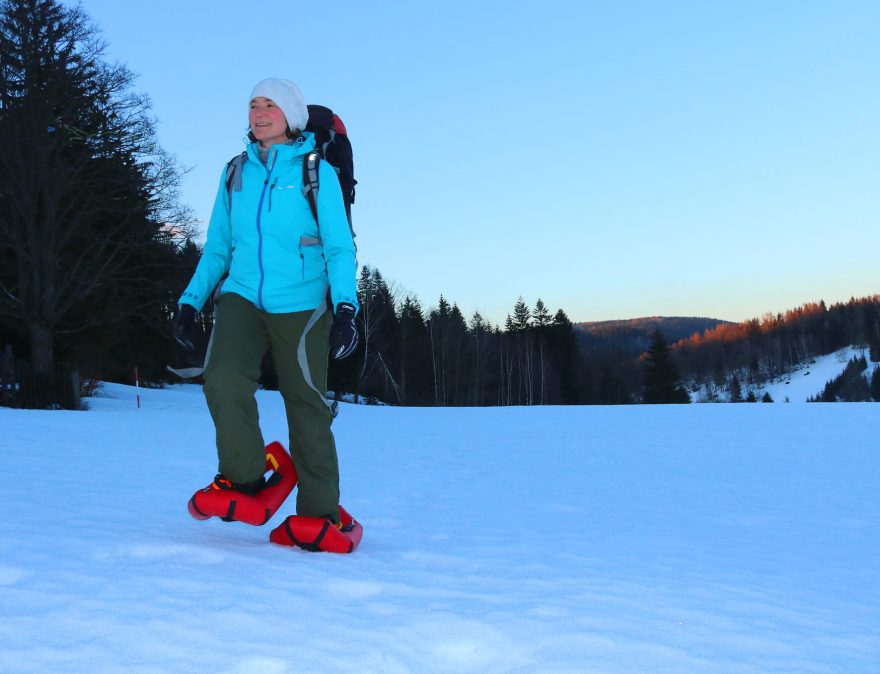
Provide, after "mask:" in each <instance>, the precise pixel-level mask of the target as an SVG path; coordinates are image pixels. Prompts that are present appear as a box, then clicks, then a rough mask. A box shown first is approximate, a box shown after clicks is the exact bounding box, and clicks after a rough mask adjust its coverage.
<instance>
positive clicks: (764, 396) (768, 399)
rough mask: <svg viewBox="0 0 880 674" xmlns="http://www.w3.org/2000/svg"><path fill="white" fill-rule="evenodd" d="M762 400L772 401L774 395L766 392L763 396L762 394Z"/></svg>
mask: <svg viewBox="0 0 880 674" xmlns="http://www.w3.org/2000/svg"><path fill="white" fill-rule="evenodd" d="M761 402H762V403H772V402H773V397H772V396H771V395H770V394H769V393H765V394H764V395H763V396H761Z"/></svg>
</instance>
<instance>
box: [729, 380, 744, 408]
mask: <svg viewBox="0 0 880 674" xmlns="http://www.w3.org/2000/svg"><path fill="white" fill-rule="evenodd" d="M728 392H729V393H730V402H732V403H741V402H742V401H743V397H742V386H741V385H740V383H739V377H737V376H736V375H734V376H733V379H731V380H730V387H729V388H728Z"/></svg>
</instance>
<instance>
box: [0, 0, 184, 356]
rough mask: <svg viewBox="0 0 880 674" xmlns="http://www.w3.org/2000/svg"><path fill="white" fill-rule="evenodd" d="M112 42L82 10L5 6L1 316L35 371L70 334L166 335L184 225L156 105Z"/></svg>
mask: <svg viewBox="0 0 880 674" xmlns="http://www.w3.org/2000/svg"><path fill="white" fill-rule="evenodd" d="M104 48H105V47H104V44H103V43H102V41H101V40H100V38H99V36H98V35H97V34H96V31H95V29H94V28H93V27H92V26H91V24H90V22H89V21H88V18H87V17H86V15H85V13H84V12H83V11H82V9H80V8H79V7H65V6H64V5H62V4H61V3H59V2H57V1H56V0H5V1H4V2H3V3H2V5H0V260H2V261H4V262H5V261H6V260H10V261H12V264H11V265H10V266H9V267H6V265H5V264H4V265H3V266H4V267H6V269H4V270H2V271H0V318H2V319H3V321H4V323H6V324H8V325H11V326H13V327H14V328H15V329H16V330H17V331H18V332H19V334H21V335H22V336H23V337H24V338H25V339H26V340H27V341H28V342H29V344H30V349H31V358H32V360H33V364H34V367H35V369H36V370H37V371H38V372H41V373H47V372H48V371H49V370H50V369H51V368H52V365H53V361H54V353H55V348H56V345H57V343H58V341H59V339H60V337H61V336H63V335H76V334H85V333H86V332H88V331H92V334H94V331H95V330H96V329H98V328H103V331H104V332H105V333H106V332H109V331H108V330H107V327H111V326H112V327H114V328H115V329H116V332H117V333H118V332H119V329H118V328H119V326H122V327H123V328H125V327H131V326H132V325H133V324H136V325H134V328H135V329H134V331H133V333H132V334H133V335H138V334H141V335H143V334H155V335H156V336H159V332H160V331H159V330H157V328H156V325H163V324H164V323H163V319H164V316H165V314H167V309H166V303H167V301H168V294H167V287H168V285H169V277H170V275H171V271H170V270H171V269H172V268H173V265H174V254H175V251H176V243H177V242H176V241H175V236H176V235H177V234H178V233H180V232H182V231H185V229H186V228H187V226H188V224H189V214H188V213H187V212H186V210H185V209H181V208H180V207H179V206H178V205H177V186H178V184H179V177H180V172H179V171H178V169H177V168H176V166H175V164H174V162H173V161H172V160H171V159H170V158H169V157H168V155H167V154H165V153H164V152H163V151H162V149H161V148H160V147H159V145H158V143H157V140H156V133H155V127H154V123H153V121H152V119H151V117H150V113H149V101H148V99H147V98H146V97H145V96H140V95H136V94H134V93H132V92H131V90H130V88H131V83H132V81H133V75H132V74H131V73H130V72H129V71H128V70H127V69H126V68H125V67H124V66H120V65H112V64H109V63H107V62H106V61H105V60H104V58H103V53H104ZM169 225H172V226H169ZM13 270H14V271H13ZM125 319H128V320H125ZM161 337H162V338H163V339H167V335H161ZM120 346H121V347H122V348H130V346H129V344H128V343H122V344H121V345H120ZM129 362H132V361H129Z"/></svg>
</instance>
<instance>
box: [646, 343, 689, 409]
mask: <svg viewBox="0 0 880 674" xmlns="http://www.w3.org/2000/svg"><path fill="white" fill-rule="evenodd" d="M643 376H644V401H645V402H646V403H651V404H657V403H689V402H690V396H688V393H687V391H685V389H684V387H682V385H681V382H680V379H679V375H678V368H677V367H676V365H675V362H674V361H673V360H672V354H671V352H670V350H669V346H668V344H667V343H666V338H665V337H664V336H663V333H662V332H660V331H659V330H656V331H655V332H654V333H653V335H651V346H650V348H649V349H648V352H647V353H646V354H645V359H644V364H643Z"/></svg>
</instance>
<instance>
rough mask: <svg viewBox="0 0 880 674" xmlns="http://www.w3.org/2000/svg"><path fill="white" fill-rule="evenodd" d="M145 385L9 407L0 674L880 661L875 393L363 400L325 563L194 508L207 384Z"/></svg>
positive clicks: (267, 405)
mask: <svg viewBox="0 0 880 674" xmlns="http://www.w3.org/2000/svg"><path fill="white" fill-rule="evenodd" d="M813 376H814V375H813V374H811V375H810V377H811V378H812V377H813ZM816 378H817V379H819V377H816ZM259 396H260V402H261V409H262V422H263V426H264V429H265V430H266V438H267V440H268V439H275V438H280V439H285V438H286V430H285V425H284V415H283V413H282V407H281V404H280V400H279V398H278V396H277V394H273V393H269V392H261V393H260V394H259ZM141 398H142V407H141V409H137V408H136V406H135V397H134V390H133V389H131V388H128V387H123V386H107V387H106V389H105V397H102V398H97V399H92V401H91V406H92V409H91V411H89V412H39V411H16V410H9V409H0V457H2V458H0V461H2V464H0V465H2V468H3V473H4V475H3V477H4V480H3V490H2V501H0V502H2V505H3V517H2V519H0V550H2V557H0V671H2V672H16V673H21V672H51V671H58V672H90V673H91V672H135V673H140V672H143V673H147V672H260V673H267V672H268V673H273V672H276V673H277V672H382V673H395V672H481V673H483V672H493V673H494V672H528V673H533V672H596V673H599V672H601V673H618V672H620V673H622V672H649V673H651V674H664V673H673V672H675V673H682V674H685V673H686V674H695V673H696V674H745V673H749V674H754V673H769V672H779V673H783V672H784V673H786V674H791V673H793V672H809V673H815V674H820V673H822V674H827V673H830V672H839V673H841V674H843V673H845V674H876V672H878V671H880V572H878V568H880V567H878V559H880V531H878V523H880V507H878V498H877V485H878V484H880V454H878V444H877V442H876V437H877V429H878V428H880V405H877V404H850V405H843V404H840V405H780V404H777V405H690V406H656V407H655V406H629V407H581V408H578V407H567V408H562V407H558V408H506V409H505V408H493V409H401V408H392V407H383V408H379V407H365V406H354V405H344V406H343V409H342V412H341V414H340V416H339V418H338V419H337V421H336V423H335V431H336V434H337V440H338V445H339V449H340V459H341V465H342V469H343V485H342V486H343V503H344V505H346V507H348V508H349V510H350V511H351V512H352V513H353V514H354V515H355V516H356V517H358V518H359V519H361V521H362V522H363V523H364V527H365V536H364V541H363V543H362V544H361V546H360V548H359V549H358V550H357V551H356V552H355V553H354V554H353V555H350V556H333V555H328V554H312V553H305V552H301V551H298V550H293V549H290V548H280V547H275V546H272V545H270V544H269V543H268V542H267V540H268V535H269V529H270V528H271V527H273V526H275V525H276V524H277V523H279V522H280V521H281V519H282V518H283V517H284V516H286V515H287V514H289V513H290V512H291V510H290V507H292V500H291V502H290V504H289V505H286V506H285V507H283V508H282V510H281V511H279V513H278V515H276V517H275V519H274V520H273V521H272V522H271V523H270V524H269V525H268V526H267V527H262V528H253V527H248V526H246V525H242V524H234V523H233V524H226V523H223V522H220V521H209V522H197V521H195V520H192V519H190V518H189V516H188V515H187V513H186V501H187V499H188V498H189V496H190V495H191V493H192V492H193V491H194V490H195V489H196V488H197V487H200V486H203V485H204V484H206V483H207V482H208V481H210V479H211V478H212V477H213V474H214V470H215V458H214V450H213V446H212V445H213V428H212V425H211V421H210V418H209V416H208V413H207V410H206V408H205V405H204V401H203V399H202V396H201V393H200V391H199V389H198V388H196V387H192V386H183V387H175V388H171V389H167V390H161V391H160V390H149V391H145V390H142V391H141Z"/></svg>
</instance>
